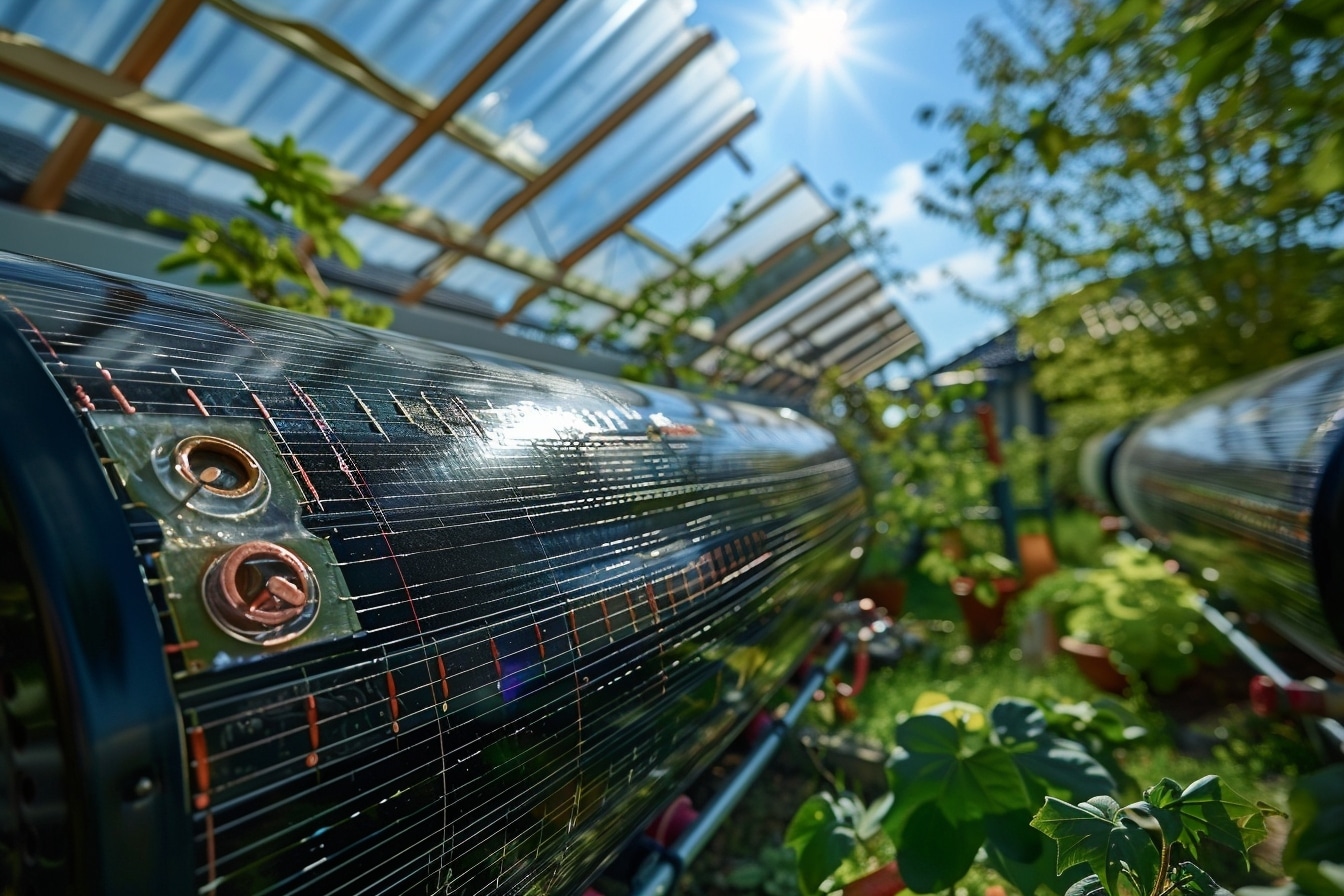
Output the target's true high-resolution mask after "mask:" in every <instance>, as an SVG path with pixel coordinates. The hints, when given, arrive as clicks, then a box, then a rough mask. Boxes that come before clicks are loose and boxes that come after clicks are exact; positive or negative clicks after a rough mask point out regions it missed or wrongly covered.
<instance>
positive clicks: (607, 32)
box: [459, 0, 690, 163]
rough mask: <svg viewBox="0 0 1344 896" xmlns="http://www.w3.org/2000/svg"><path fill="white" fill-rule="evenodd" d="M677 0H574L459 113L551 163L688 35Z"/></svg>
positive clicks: (680, 46)
mask: <svg viewBox="0 0 1344 896" xmlns="http://www.w3.org/2000/svg"><path fill="white" fill-rule="evenodd" d="M685 18H686V5H685V4H684V3H682V2H679V0H573V2H571V3H569V4H567V5H566V6H565V7H563V8H562V9H561V11H560V12H559V13H558V14H557V15H556V16H555V18H554V19H552V20H551V21H550V22H548V23H547V25H546V26H545V27H544V28H543V29H542V30H541V31H540V32H539V33H538V35H537V36H536V38H534V39H533V40H531V41H529V42H528V43H527V44H526V45H524V46H523V47H522V49H520V50H519V51H518V52H517V53H516V54H515V55H514V56H513V58H512V59H510V60H509V61H508V62H507V63H506V64H505V65H504V67H503V68H501V69H500V70H499V72H497V73H496V74H495V76H494V77H493V78H491V79H490V80H489V81H488V82H487V83H486V85H485V86H484V87H483V88H482V89H481V91H480V92H479V93H478V94H477V95H476V97H474V98H473V100H472V102H471V103H470V104H469V105H468V106H467V108H465V109H464V110H463V111H462V112H461V113H459V116H460V117H464V118H468V119H471V120H472V121H474V122H477V123H479V124H481V125H483V126H484V127H485V128H487V129H488V130H489V131H491V132H492V133H494V134H496V135H498V136H499V137H501V138H504V139H506V140H509V141H510V142H511V143H513V144H514V146H515V149H516V150H521V151H522V153H525V154H526V155H525V157H526V156H531V157H533V158H536V159H537V160H539V161H541V162H543V163H549V162H551V161H554V160H555V158H557V157H558V156H559V155H560V154H561V153H562V152H564V150H565V149H567V148H568V147H570V146H571V145H573V144H574V142H575V141H576V140H578V139H579V138H580V137H582V136H583V135H584V134H585V133H587V132H588V131H589V130H591V129H592V127H593V126H594V125H595V124H597V123H598V122H599V121H601V120H602V118H604V117H605V116H606V115H607V114H608V113H610V112H611V110H612V109H614V108H616V106H618V105H619V104H620V103H621V101H622V100H624V99H625V98H626V97H628V96H629V95H630V94H631V93H633V92H634V91H635V90H637V89H638V88H639V86H640V84H642V83H643V82H644V81H645V80H646V79H647V78H648V77H649V76H650V75H651V74H653V73H654V72H656V71H657V70H658V69H659V68H661V67H662V66H663V65H664V64H665V63H666V62H667V61H668V60H670V59H671V58H672V57H673V56H675V55H676V54H677V52H679V51H680V49H681V48H682V47H683V46H684V45H685V43H686V42H687V41H688V40H689V37H690V32H689V31H688V30H687V29H686V28H685Z"/></svg>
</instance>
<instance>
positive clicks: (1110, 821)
mask: <svg viewBox="0 0 1344 896" xmlns="http://www.w3.org/2000/svg"><path fill="white" fill-rule="evenodd" d="M1276 814H1282V813H1279V812H1278V811H1277V810H1275V809H1273V808H1271V807H1269V806H1266V805H1264V804H1260V805H1258V806H1257V805H1252V804H1250V803H1249V802H1247V801H1246V800H1245V799H1244V798H1242V797H1240V796H1238V795H1237V794H1236V793H1234V792H1233V791H1232V790H1231V789H1230V788H1228V787H1226V786H1224V785H1223V783H1222V782H1221V781H1220V780H1219V779H1218V777H1217V776H1216V775H1207V776H1205V777H1203V778H1200V779H1199V780H1198V781H1196V782H1195V783H1193V784H1191V785H1190V786H1189V787H1186V788H1184V789H1182V788H1181V785H1179V784H1177V783H1176V782H1175V781H1173V780H1171V779H1170V778H1163V779H1162V780H1161V781H1159V782H1158V783H1157V784H1155V785H1154V786H1152V787H1150V788H1148V789H1147V790H1145V791H1144V792H1143V799H1141V800H1139V801H1138V802H1135V803H1131V804H1129V805H1128V806H1121V805H1120V804H1119V803H1117V802H1116V801H1115V800H1113V799H1111V798H1110V797H1109V796H1095V797H1092V798H1091V799H1088V800H1086V801H1084V802H1082V803H1078V804H1076V805H1071V804H1069V803H1066V802H1064V801H1063V800H1059V799H1055V798H1054V797H1049V796H1048V797H1046V798H1045V805H1044V806H1043V807H1042V808H1041V809H1040V810H1039V811H1038V812H1037V813H1036V816H1035V817H1034V818H1033V819H1032V822H1031V824H1032V827H1034V828H1036V829H1037V830H1040V831H1042V832H1044V833H1045V834H1046V835H1047V836H1049V837H1050V838H1051V839H1052V840H1054V841H1055V842H1056V844H1057V846H1058V862H1057V864H1056V867H1055V870H1056V872H1058V873H1060V874H1064V873H1067V872H1069V871H1071V870H1073V869H1076V868H1078V867H1079V866H1083V865H1085V866H1087V867H1088V868H1089V869H1090V870H1091V871H1092V874H1090V875H1088V876H1087V877H1085V878H1083V879H1082V880H1080V881H1078V882H1077V883H1076V884H1074V885H1073V886H1071V887H1070V888H1069V890H1068V896H1103V894H1105V896H1218V894H1226V893H1227V891H1226V890H1224V889H1223V888H1221V887H1220V886H1218V884H1217V883H1216V882H1215V881H1214V880H1213V878H1212V877H1210V876H1209V875H1208V874H1207V873H1206V872H1205V871H1204V870H1203V869H1202V868H1200V867H1199V865H1197V864H1196V863H1197V862H1200V861H1203V858H1202V856H1204V855H1206V854H1207V853H1206V850H1207V848H1208V846H1209V845H1211V844H1218V845H1219V846H1221V847H1224V848H1226V849H1229V850H1231V851H1232V852H1233V853H1234V854H1235V855H1237V856H1238V857H1239V858H1240V860H1241V862H1242V863H1243V864H1244V865H1246V866H1247V867H1249V857H1248V851H1249V849H1250V848H1251V847H1252V846H1254V845H1255V844H1256V843H1259V842H1260V841H1261V840H1263V839H1264V837H1265V833H1266V831H1265V817H1266V816H1269V815H1276Z"/></svg>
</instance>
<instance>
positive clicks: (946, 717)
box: [786, 694, 1137, 894]
mask: <svg viewBox="0 0 1344 896" xmlns="http://www.w3.org/2000/svg"><path fill="white" fill-rule="evenodd" d="M1074 719H1075V720H1077V721H1080V722H1081V723H1082V724H1083V725H1084V727H1091V728H1092V730H1093V731H1094V732H1095V733H1096V735H1097V738H1098V740H1097V741H1096V744H1095V745H1096V746H1098V747H1099V748H1100V749H1109V747H1110V746H1111V745H1112V744H1113V743H1114V738H1115V737H1118V738H1119V740H1120V741H1122V742H1123V741H1126V740H1127V739H1128V735H1130V734H1133V735H1135V736H1137V733H1136V732H1135V731H1133V730H1127V726H1124V725H1121V726H1120V728H1119V730H1118V732H1112V731H1111V730H1110V729H1109V728H1108V727H1107V726H1105V725H1103V724H1094V723H1096V716H1095V715H1092V716H1089V715H1087V714H1086V713H1081V712H1080V713H1078V714H1076V715H1075V716H1074ZM1057 723H1058V720H1057ZM886 768H887V782H888V785H889V788H890V790H889V792H888V793H887V794H884V795H883V796H882V797H880V798H879V799H877V800H876V801H874V802H873V803H872V805H870V806H866V807H865V806H864V805H863V804H862V803H861V802H860V801H859V800H858V799H857V798H856V797H854V796H853V795H852V794H841V795H839V796H832V795H831V794H829V793H823V794H818V795H816V796H814V797H812V798H811V799H809V800H808V801H807V802H805V803H804V804H803V805H802V806H801V807H800V808H799V810H798V813H797V814H796V815H795V816H794V819H793V821H792V822H791V823H790V825H789V830H788V833H787V835H786V843H787V844H788V845H789V846H790V847H792V848H793V849H794V851H795V853H796V854H797V857H798V875H799V885H800V887H801V889H802V892H803V893H805V894H810V893H817V892H830V891H834V890H837V889H840V888H842V887H843V886H844V885H845V884H846V883H849V882H851V881H853V880H856V879H857V878H859V877H861V876H862V875H863V874H865V873H867V872H870V871H872V870H874V869H875V868H877V867H880V866H881V865H882V864H885V863H886V862H888V861H890V860H891V858H892V857H893V856H894V857H895V859H896V863H897V866H898V867H899V868H900V872H901V876H902V878H904V880H905V882H906V884H907V885H908V886H909V888H910V889H911V890H913V891H914V892H916V893H932V892H937V891H939V890H945V889H949V888H951V887H953V886H955V885H956V883H957V882H958V881H959V880H961V878H962V877H963V876H965V874H966V873H967V871H968V870H969V869H970V867H971V865H972V863H973V862H974V861H975V859H976V856H977V854H978V853H979V852H980V851H981V850H982V849H983V850H984V852H985V855H986V857H987V861H988V863H989V864H990V866H991V867H993V868H994V869H995V870H996V871H998V872H999V873H1000V874H1002V875H1003V876H1004V877H1005V878H1006V879H1007V880H1008V881H1010V882H1011V883H1012V884H1013V885H1014V886H1016V887H1018V888H1019V889H1020V890H1021V891H1022V892H1024V893H1032V892H1034V891H1035V889H1036V887H1037V886H1038V885H1045V886H1047V887H1049V888H1051V889H1052V890H1054V891H1055V892H1061V893H1062V892H1063V890H1064V888H1065V887H1066V886H1067V885H1068V884H1069V883H1070V882H1071V881H1070V880H1069V879H1068V878H1060V877H1058V876H1057V875H1056V874H1054V873H1053V872H1052V871H1051V862H1050V856H1049V854H1048V852H1047V850H1046V849H1045V842H1044V840H1043V838H1042V837H1041V836H1040V834H1038V833H1037V832H1036V831H1033V830H1032V829H1031V828H1030V826H1029V823H1030V820H1031V816H1032V811H1033V809H1034V807H1036V806H1038V805H1040V803H1041V800H1042V799H1043V798H1044V797H1045V796H1046V795H1047V794H1056V793H1057V794H1063V795H1068V796H1070V798H1074V799H1077V798H1081V796H1082V795H1083V794H1085V793H1094V792H1104V793H1110V792H1113V791H1114V790H1115V788H1116V782H1115V780H1114V778H1113V777H1112V776H1111V774H1110V773H1109V772H1108V771H1107V770H1106V768H1105V766H1104V765H1103V764H1102V763H1101V762H1099V761H1098V759H1097V758H1096V757H1095V756H1094V755H1092V754H1091V753H1089V752H1088V750H1087V748H1085V747H1084V746H1083V745H1082V744H1080V743H1078V742H1077V741H1074V740H1071V739H1068V738H1065V737H1060V736H1059V735H1058V734H1056V733H1055V731H1054V730H1052V728H1051V725H1050V722H1049V721H1048V719H1047V715H1046V713H1045V711H1044V710H1043V709H1042V707H1041V706H1039V705H1037V704H1035V703H1033V702H1031V701H1028V700H1023V699H1020V698H1016V697H1008V698H1004V699H1002V700H1000V701H998V702H997V703H995V704H994V705H993V706H992V707H991V708H990V709H989V710H988V711H985V710H983V709H981V708H980V707H978V706H975V705H973V704H968V703H963V702H960V701H949V700H947V699H946V698H945V696H944V695H942V694H926V695H923V696H922V697H921V698H920V701H919V702H918V703H917V704H916V714H915V715H913V716H910V717H908V718H906V719H904V720H902V721H900V722H898V723H897V725H896V748H895V750H893V751H892V753H891V756H890V758H889V759H888V760H887V766H886Z"/></svg>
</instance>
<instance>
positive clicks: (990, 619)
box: [951, 576, 1022, 645]
mask: <svg viewBox="0 0 1344 896" xmlns="http://www.w3.org/2000/svg"><path fill="white" fill-rule="evenodd" d="M976 584H977V582H976V580H975V579H973V578H971V577H969V576H959V577H958V578H955V579H953V580H952V582H951V587H952V594H953V596H954V597H956V599H957V606H959V607H961V616H962V618H963V619H965V620H966V638H967V640H969V641H970V642H971V643H972V644H977V645H979V644H988V643H989V642H990V641H993V640H994V639H995V638H997V637H998V636H999V633H1000V632H1002V631H1003V616H1004V611H1005V610H1007V609H1008V603H1009V602H1010V601H1011V600H1012V599H1013V598H1015V597H1016V596H1017V593H1018V592H1019V591H1020V590H1022V584H1021V583H1020V582H1019V581H1018V580H1017V579H995V580H994V581H993V585H994V593H995V598H996V599H995V601H994V603H993V604H992V605H991V606H985V605H984V604H982V603H981V602H980V599H979V598H977V597H976V596H975V586H976Z"/></svg>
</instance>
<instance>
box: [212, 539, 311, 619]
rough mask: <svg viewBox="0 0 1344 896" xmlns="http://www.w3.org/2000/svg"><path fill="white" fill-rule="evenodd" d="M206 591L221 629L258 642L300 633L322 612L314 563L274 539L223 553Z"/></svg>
mask: <svg viewBox="0 0 1344 896" xmlns="http://www.w3.org/2000/svg"><path fill="white" fill-rule="evenodd" d="M201 592H202V594H203V595H204V598H205V606H206V609H207V610H208V611H209V613H210V616H211V618H212V619H214V620H215V622H216V623H218V624H219V626H220V627H221V628H223V629H224V630H225V631H227V632H229V633H230V634H232V635H234V636H235V637H239V638H241V639H242V640H245V641H250V642H254V643H263V644H275V643H280V642H282V641H287V640H289V639H290V638H294V637H297V636H298V635H299V634H301V633H302V632H303V630H304V629H306V628H307V627H308V625H309V624H310V623H311V621H312V617H313V616H314V615H315V613H316V606H315V604H316V600H317V595H316V593H315V587H314V579H313V578H312V574H311V572H310V570H309V569H308V565H307V564H306V563H304V562H303V560H302V559H301V558H300V557H299V556H298V555H297V554H295V553H294V552H293V551H291V550H289V549H288V548H284V547H281V546H280V545H278V544H273V543H271V542H268V541H249V542H247V543H246V544H241V545H239V546H238V547H236V548H234V549H233V550H231V551H229V552H228V553H227V554H224V555H223V556H221V557H219V558H217V559H216V560H215V561H214V562H213V563H212V564H210V567H209V568H208V569H207V570H206V572H205V578H204V580H203V582H202V585H201Z"/></svg>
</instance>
